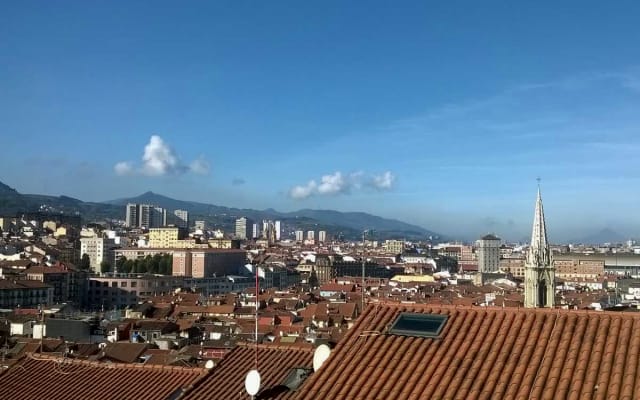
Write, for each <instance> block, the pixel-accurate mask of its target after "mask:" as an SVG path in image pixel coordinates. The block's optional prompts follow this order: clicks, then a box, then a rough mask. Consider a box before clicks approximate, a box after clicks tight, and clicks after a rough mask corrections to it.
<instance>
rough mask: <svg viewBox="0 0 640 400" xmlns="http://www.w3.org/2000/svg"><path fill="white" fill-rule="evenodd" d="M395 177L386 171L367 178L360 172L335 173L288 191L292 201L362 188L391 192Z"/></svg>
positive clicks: (333, 194)
mask: <svg viewBox="0 0 640 400" xmlns="http://www.w3.org/2000/svg"><path fill="white" fill-rule="evenodd" d="M394 181H395V176H394V175H393V174H392V173H391V172H390V171H386V172H384V173H383V174H381V175H371V176H368V175H366V174H365V173H364V172H362V171H358V172H352V173H350V174H343V173H342V172H340V171H336V172H335V173H333V174H328V175H323V176H322V177H321V178H320V183H317V182H316V180H310V181H309V182H307V183H306V184H305V185H298V186H294V187H292V188H291V189H290V190H289V197H291V198H292V199H298V200H300V199H306V198H309V197H311V196H314V195H322V196H336V195H339V194H348V193H351V192H352V191H357V190H361V189H362V188H372V189H375V190H378V191H385V190H391V189H392V188H393V183H394Z"/></svg>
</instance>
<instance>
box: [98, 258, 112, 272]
mask: <svg viewBox="0 0 640 400" xmlns="http://www.w3.org/2000/svg"><path fill="white" fill-rule="evenodd" d="M109 271H111V263H110V262H109V261H107V260H104V261H102V262H101V263H100V272H101V273H103V274H104V273H105V272H109Z"/></svg>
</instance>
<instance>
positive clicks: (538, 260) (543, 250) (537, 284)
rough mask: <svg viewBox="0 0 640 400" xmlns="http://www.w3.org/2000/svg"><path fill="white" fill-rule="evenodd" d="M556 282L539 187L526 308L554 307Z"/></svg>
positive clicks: (526, 273) (526, 277)
mask: <svg viewBox="0 0 640 400" xmlns="http://www.w3.org/2000/svg"><path fill="white" fill-rule="evenodd" d="M554 281H555V269H554V267H553V261H552V259H551V250H550V249H549V242H548V240H547V227H546V223H545V219H544V208H543V206H542V196H541V195H540V187H539V186H538V197H537V198H536V210H535V213H534V216H533V230H532V232H531V245H530V247H529V252H528V253H527V259H526V263H525V268H524V286H525V293H524V306H525V307H528V308H534V307H553V306H554V302H555V285H554Z"/></svg>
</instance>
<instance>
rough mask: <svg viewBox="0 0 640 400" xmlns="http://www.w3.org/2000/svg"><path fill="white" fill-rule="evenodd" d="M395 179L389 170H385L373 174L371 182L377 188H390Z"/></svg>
mask: <svg viewBox="0 0 640 400" xmlns="http://www.w3.org/2000/svg"><path fill="white" fill-rule="evenodd" d="M395 180H396V177H395V175H393V174H392V173H391V171H386V172H385V173H383V174H382V175H374V176H373V180H372V182H371V184H372V186H373V187H374V188H376V189H378V190H390V189H391V188H392V187H393V182H394V181H395Z"/></svg>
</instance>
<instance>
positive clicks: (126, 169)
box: [113, 161, 134, 175]
mask: <svg viewBox="0 0 640 400" xmlns="http://www.w3.org/2000/svg"><path fill="white" fill-rule="evenodd" d="M113 170H114V171H115V172H116V174H118V175H131V174H133V172H134V168H133V165H132V164H131V163H130V162H127V161H122V162H119V163H116V165H114V166H113Z"/></svg>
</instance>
